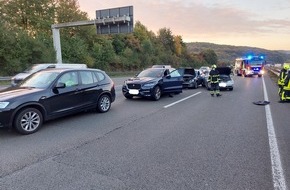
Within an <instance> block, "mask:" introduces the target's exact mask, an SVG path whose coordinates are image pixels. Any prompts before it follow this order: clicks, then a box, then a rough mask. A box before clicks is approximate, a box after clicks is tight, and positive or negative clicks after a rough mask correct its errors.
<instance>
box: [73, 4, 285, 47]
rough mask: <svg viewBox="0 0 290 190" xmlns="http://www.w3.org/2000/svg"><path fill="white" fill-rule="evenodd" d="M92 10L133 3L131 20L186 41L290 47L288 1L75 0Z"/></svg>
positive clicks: (149, 28)
mask: <svg viewBox="0 0 290 190" xmlns="http://www.w3.org/2000/svg"><path fill="white" fill-rule="evenodd" d="M78 2H79V5H80V9H81V10H82V11H84V12H87V13H88V15H89V17H90V18H91V19H95V17H96V16H95V11H96V10H102V9H109V8H117V7H124V6H133V9H134V21H135V22H136V21H140V22H141V23H142V24H143V25H145V26H146V27H147V29H148V30H151V31H153V32H154V33H155V34H157V31H158V30H159V29H160V28H164V27H166V28H169V29H171V31H172V33H173V35H180V36H182V39H183V41H185V42H210V43H215V44H226V45H235V46H251V47H259V48H264V49H269V50H290V0H238V1H235V0H216V1H215V0H159V1H158V0H102V1H100V0H78Z"/></svg>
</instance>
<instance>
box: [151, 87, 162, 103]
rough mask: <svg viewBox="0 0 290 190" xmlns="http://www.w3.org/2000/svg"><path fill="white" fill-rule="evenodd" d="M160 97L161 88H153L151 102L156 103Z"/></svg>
mask: <svg viewBox="0 0 290 190" xmlns="http://www.w3.org/2000/svg"><path fill="white" fill-rule="evenodd" d="M160 97H161V88H160V87H159V86H155V87H154V89H153V94H152V98H153V100H155V101H157V100H159V99H160Z"/></svg>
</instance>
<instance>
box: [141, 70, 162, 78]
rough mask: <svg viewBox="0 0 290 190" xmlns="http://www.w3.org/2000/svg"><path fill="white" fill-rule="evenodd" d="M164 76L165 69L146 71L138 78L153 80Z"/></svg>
mask: <svg viewBox="0 0 290 190" xmlns="http://www.w3.org/2000/svg"><path fill="white" fill-rule="evenodd" d="M163 74H164V69H146V70H144V71H142V72H141V73H139V74H138V75H137V77H139V78H141V77H151V78H158V77H162V76H163Z"/></svg>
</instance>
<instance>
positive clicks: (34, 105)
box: [11, 104, 47, 123]
mask: <svg viewBox="0 0 290 190" xmlns="http://www.w3.org/2000/svg"><path fill="white" fill-rule="evenodd" d="M27 108H35V109H37V110H38V111H40V112H41V114H42V117H43V120H44V121H45V120H46V115H47V113H46V110H45V108H44V107H43V106H42V105H40V104H23V105H21V106H18V107H17V108H16V109H15V111H14V113H13V115H12V117H11V118H12V123H13V121H14V119H15V117H16V116H17V114H18V113H19V112H21V111H22V110H24V109H27Z"/></svg>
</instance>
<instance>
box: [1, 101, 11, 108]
mask: <svg viewBox="0 0 290 190" xmlns="http://www.w3.org/2000/svg"><path fill="white" fill-rule="evenodd" d="M8 104H9V102H0V109H3V108H6V107H7V106H8Z"/></svg>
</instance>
